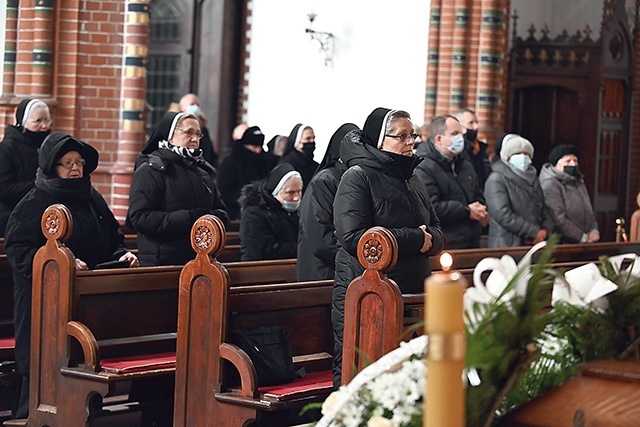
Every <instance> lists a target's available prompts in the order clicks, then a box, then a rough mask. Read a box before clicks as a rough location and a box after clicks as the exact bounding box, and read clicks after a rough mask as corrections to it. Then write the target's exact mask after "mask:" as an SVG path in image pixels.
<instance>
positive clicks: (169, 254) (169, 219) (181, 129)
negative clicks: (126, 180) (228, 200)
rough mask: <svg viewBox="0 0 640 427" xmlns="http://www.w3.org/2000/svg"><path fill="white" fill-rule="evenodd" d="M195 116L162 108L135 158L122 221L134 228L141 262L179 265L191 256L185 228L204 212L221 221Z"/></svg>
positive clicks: (224, 218)
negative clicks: (127, 200) (203, 155)
mask: <svg viewBox="0 0 640 427" xmlns="http://www.w3.org/2000/svg"><path fill="white" fill-rule="evenodd" d="M201 138H202V133H201V130H200V122H199V121H198V119H197V118H196V117H195V116H193V115H191V114H187V113H175V112H169V113H166V114H165V115H164V116H163V117H162V119H161V120H160V123H158V125H157V126H156V127H155V129H154V130H153V132H152V134H151V136H150V137H149V140H148V142H147V144H146V145H145V147H144V148H143V149H142V153H141V154H140V155H139V156H138V160H137V161H136V169H135V172H134V173H133V180H132V182H131V189H130V194H129V213H128V215H127V224H128V225H129V226H130V227H132V228H133V229H134V230H136V231H137V233H138V250H139V257H140V264H141V265H182V264H185V263H187V262H188V261H189V260H191V259H193V258H195V252H194V251H193V249H192V248H191V241H190V231H191V226H192V225H193V223H194V222H195V221H196V220H197V219H198V218H199V217H201V216H202V215H204V214H214V215H216V216H217V217H218V218H220V219H221V220H222V221H223V222H225V224H226V223H227V222H228V216H227V213H226V208H225V205H224V203H223V202H222V199H221V198H220V194H219V192H218V189H217V187H216V185H215V183H214V181H213V179H214V176H215V169H214V168H213V166H212V165H211V164H209V163H207V162H206V161H205V160H204V159H203V158H202V150H200V148H199V146H200V139H201Z"/></svg>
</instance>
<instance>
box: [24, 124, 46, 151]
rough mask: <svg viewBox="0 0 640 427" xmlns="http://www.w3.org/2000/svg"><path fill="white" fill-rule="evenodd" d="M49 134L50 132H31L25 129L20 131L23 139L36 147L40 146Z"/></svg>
mask: <svg viewBox="0 0 640 427" xmlns="http://www.w3.org/2000/svg"><path fill="white" fill-rule="evenodd" d="M50 133H51V130H45V131H38V132H33V131H30V130H28V129H26V128H24V129H23V130H22V135H24V137H25V138H27V139H28V140H29V141H31V142H33V143H34V144H36V145H37V146H38V147H40V146H41V145H42V142H43V141H44V139H45V138H46V137H47V135H49V134H50Z"/></svg>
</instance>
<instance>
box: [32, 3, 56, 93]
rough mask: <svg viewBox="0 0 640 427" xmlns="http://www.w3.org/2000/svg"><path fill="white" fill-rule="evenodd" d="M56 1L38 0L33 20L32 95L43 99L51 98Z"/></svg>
mask: <svg viewBox="0 0 640 427" xmlns="http://www.w3.org/2000/svg"><path fill="white" fill-rule="evenodd" d="M53 15H54V1H53V0H37V1H36V5H35V8H34V20H33V24H34V26H33V75H32V79H31V94H32V95H37V96H40V97H43V98H49V97H51V95H52V93H51V87H52V78H51V76H52V70H51V62H52V57H53V55H52V53H53V46H52V41H53V40H54V32H53V28H54V25H53V24H54V21H53Z"/></svg>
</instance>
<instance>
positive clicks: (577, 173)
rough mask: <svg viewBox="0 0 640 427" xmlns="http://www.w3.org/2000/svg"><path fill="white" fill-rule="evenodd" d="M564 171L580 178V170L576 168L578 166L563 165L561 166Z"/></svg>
mask: <svg viewBox="0 0 640 427" xmlns="http://www.w3.org/2000/svg"><path fill="white" fill-rule="evenodd" d="M563 171H564V173H566V174H568V175H571V176H574V177H576V178H580V176H581V175H582V174H581V173H580V170H579V169H578V166H565V167H564V168H563Z"/></svg>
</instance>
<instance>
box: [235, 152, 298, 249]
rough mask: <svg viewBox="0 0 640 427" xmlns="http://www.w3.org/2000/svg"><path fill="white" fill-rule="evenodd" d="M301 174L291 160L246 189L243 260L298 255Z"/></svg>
mask: <svg viewBox="0 0 640 427" xmlns="http://www.w3.org/2000/svg"><path fill="white" fill-rule="evenodd" d="M301 197H302V178H301V176H300V173H299V172H297V171H296V170H294V169H293V166H291V165H290V164H288V163H284V164H281V165H278V166H276V167H275V168H274V169H273V170H272V171H271V172H270V173H269V175H267V177H266V178H265V179H264V180H263V181H260V182H257V183H253V184H248V185H246V186H244V188H243V189H242V196H241V197H240V206H241V207H242V215H241V216H240V243H241V245H242V248H241V254H242V260H243V261H254V260H264V259H284V258H295V257H296V252H297V246H298V206H299V205H300V198H301Z"/></svg>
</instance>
